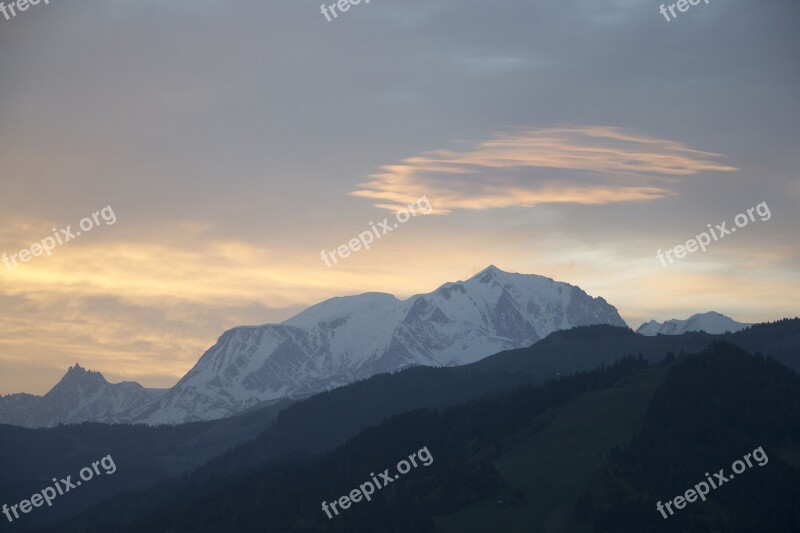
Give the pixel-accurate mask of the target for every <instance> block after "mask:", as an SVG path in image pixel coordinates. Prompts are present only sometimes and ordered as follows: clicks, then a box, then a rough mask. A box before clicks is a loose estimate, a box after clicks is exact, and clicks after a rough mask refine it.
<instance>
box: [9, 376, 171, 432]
mask: <svg viewBox="0 0 800 533" xmlns="http://www.w3.org/2000/svg"><path fill="white" fill-rule="evenodd" d="M164 392H166V390H165V389H146V388H144V387H142V386H141V385H139V384H138V383H133V382H122V383H116V384H111V383H109V382H107V381H106V380H105V378H103V376H102V375H101V374H100V373H99V372H92V371H87V370H84V369H83V368H81V366H80V365H78V364H76V365H75V366H74V367H70V369H69V370H68V371H67V373H66V374H65V375H64V377H63V378H61V381H59V382H58V384H57V385H56V386H55V387H53V388H52V389H50V391H49V392H48V393H47V394H45V395H44V396H34V395H31V394H11V395H8V396H2V397H0V423H3V424H13V425H16V426H24V427H29V428H36V427H53V426H57V425H58V424H77V423H80V422H85V421H95V422H116V421H120V420H121V418H120V416H121V415H122V414H123V413H127V412H129V411H131V410H132V409H135V408H137V407H139V406H141V405H145V404H148V403H150V402H152V401H153V400H154V399H155V398H157V397H158V396H160V395H161V394H164Z"/></svg>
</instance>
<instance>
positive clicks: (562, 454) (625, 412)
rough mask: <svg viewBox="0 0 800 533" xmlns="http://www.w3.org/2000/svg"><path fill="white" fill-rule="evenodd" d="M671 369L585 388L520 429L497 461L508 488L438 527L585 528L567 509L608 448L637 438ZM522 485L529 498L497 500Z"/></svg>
mask: <svg viewBox="0 0 800 533" xmlns="http://www.w3.org/2000/svg"><path fill="white" fill-rule="evenodd" d="M666 372H667V369H665V368H661V367H655V368H651V369H648V370H647V371H645V372H644V373H642V374H640V375H639V376H637V377H636V378H635V379H633V380H632V381H631V382H629V383H627V384H625V385H623V386H620V387H617V388H615V389H610V390H602V391H593V392H590V393H587V394H583V395H581V396H579V397H578V398H576V399H575V400H573V401H571V402H570V403H569V404H567V405H565V406H563V407H561V408H559V409H557V410H555V411H553V413H552V414H551V416H549V417H548V420H547V421H545V420H543V421H542V422H543V423H545V422H546V424H547V425H546V427H544V429H542V430H540V431H538V432H535V433H534V434H533V435H529V436H524V435H520V437H521V441H520V442H519V443H518V444H517V445H516V446H515V447H514V448H513V449H512V450H511V451H510V452H509V453H506V454H504V455H502V456H500V457H498V458H497V460H496V461H495V466H496V468H497V470H498V471H499V472H500V474H501V475H502V476H503V478H504V480H505V481H506V483H507V484H508V489H507V490H505V491H504V492H503V493H501V494H498V495H496V496H495V497H492V498H488V499H486V500H483V501H481V502H478V503H477V504H475V505H473V506H470V507H468V508H465V509H462V510H461V511H459V512H457V513H452V514H449V515H444V516H440V517H437V518H436V525H437V529H438V530H440V531H443V532H454V533H456V532H458V533H469V532H485V531H503V532H509V533H512V532H523V531H524V532H534V531H546V530H547V529H550V528H549V527H548V528H545V526H544V524H545V523H547V524H550V525H551V526H552V525H556V524H557V525H558V526H559V527H558V528H557V529H554V530H557V531H581V529H578V528H577V527H576V526H574V524H568V521H569V516H571V513H568V512H566V511H567V509H568V508H569V506H570V504H571V503H573V502H574V500H575V499H577V497H578V496H579V495H580V494H581V492H582V491H583V490H584V489H585V488H586V487H588V485H589V483H590V481H591V480H592V479H593V476H595V475H597V473H598V472H599V471H600V470H601V469H602V468H603V467H604V465H605V458H606V457H607V454H608V451H609V450H610V449H611V448H613V447H614V446H622V445H624V444H626V443H627V442H628V441H629V440H630V439H631V438H632V437H633V435H634V433H635V431H636V429H637V427H638V425H639V423H640V422H641V421H642V419H643V417H644V413H645V410H646V408H647V405H648V403H649V402H650V398H651V397H652V395H653V392H654V391H655V389H656V388H657V387H658V385H660V384H661V382H662V381H663V379H664V377H665V376H666ZM528 431H529V432H531V430H528ZM516 488H520V489H522V490H523V491H524V494H525V503H524V504H522V505H519V504H517V505H513V504H498V503H497V502H498V500H503V501H509V500H510V499H511V494H512V492H513V490H514V489H516ZM565 528H566V529H565Z"/></svg>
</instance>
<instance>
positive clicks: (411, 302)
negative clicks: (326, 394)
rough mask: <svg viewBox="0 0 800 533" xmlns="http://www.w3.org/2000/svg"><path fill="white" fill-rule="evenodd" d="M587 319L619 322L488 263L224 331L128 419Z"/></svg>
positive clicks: (436, 362) (232, 402)
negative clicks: (458, 277)
mask: <svg viewBox="0 0 800 533" xmlns="http://www.w3.org/2000/svg"><path fill="white" fill-rule="evenodd" d="M591 324H613V325H619V326H625V322H624V321H623V320H622V318H620V316H619V314H618V313H617V310H616V309H615V308H614V307H613V306H611V305H609V304H608V303H607V302H606V301H605V300H603V299H602V298H592V297H591V296H589V295H587V294H586V293H585V292H584V291H582V290H581V289H580V288H578V287H574V286H572V285H569V284H566V283H560V282H556V281H553V280H551V279H549V278H545V277H542V276H534V275H523V274H510V273H507V272H503V271H502V270H499V269H498V268H496V267H494V266H490V267H489V268H487V269H485V270H483V271H481V272H480V273H478V274H477V275H475V276H474V277H472V278H470V279H469V280H467V281H463V282H462V281H459V282H455V283H447V284H445V285H443V286H441V287H440V288H439V289H437V290H436V291H434V292H432V293H430V294H421V295H417V296H413V297H411V298H409V299H407V300H398V299H397V298H395V297H394V296H392V295H389V294H382V293H367V294H361V295H358V296H349V297H343V298H332V299H330V300H327V301H325V302H322V303H320V304H317V305H314V306H312V307H310V308H308V309H306V310H305V311H303V312H301V313H300V314H298V315H297V316H295V317H293V318H291V319H289V320H287V321H285V322H283V323H282V324H272V325H264V326H251V327H239V328H234V329H232V330H229V331H227V332H225V333H224V334H223V335H222V336H221V337H220V338H219V340H218V341H217V343H216V344H215V345H214V346H213V347H211V348H210V349H209V350H208V351H207V352H206V353H205V354H204V355H203V357H202V358H201V359H200V360H199V361H198V363H197V364H196V365H195V367H194V368H192V369H191V370H190V371H189V372H188V373H187V374H186V375H185V376H184V377H183V378H182V379H181V380H180V381H179V382H178V383H177V384H176V385H175V387H173V388H172V389H170V390H169V391H168V392H167V393H166V394H165V395H164V396H162V397H160V398H158V399H157V400H156V401H154V402H152V403H151V404H149V405H146V406H143V407H138V408H135V409H133V410H132V411H131V412H130V413H129V418H130V419H131V420H134V421H143V422H147V423H181V422H189V421H196V420H210V419H214V418H220V417H224V416H230V415H232V414H235V413H237V412H240V411H242V410H244V409H247V408H249V407H251V406H253V405H255V404H258V403H260V402H263V401H269V400H276V399H279V398H283V397H285V396H294V395H300V394H309V393H313V392H318V391H322V390H326V389H330V388H333V387H337V386H340V385H344V384H347V383H351V382H353V381H355V380H358V379H364V378H367V377H369V376H372V375H374V374H377V373H381V372H393V371H397V370H400V369H402V368H405V367H408V366H411V365H430V366H449V365H462V364H466V363H471V362H474V361H477V360H479V359H481V358H483V357H486V356H488V355H491V354H494V353H497V352H499V351H502V350H506V349H511V348H520V347H523V346H529V345H530V344H533V343H534V342H536V341H538V340H539V339H541V338H543V337H544V336H546V335H548V334H549V333H551V332H553V331H556V330H559V329H567V328H571V327H573V326H583V325H591Z"/></svg>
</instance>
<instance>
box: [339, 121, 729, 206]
mask: <svg viewBox="0 0 800 533" xmlns="http://www.w3.org/2000/svg"><path fill="white" fill-rule="evenodd" d="M721 158H722V156H721V155H720V154H715V153H710V152H702V151H699V150H694V149H691V148H689V147H688V146H686V145H684V144H683V143H680V142H677V141H670V140H665V139H658V138H654V137H645V136H641V135H636V134H634V133H629V132H626V131H624V130H622V129H620V128H614V127H572V128H548V129H535V128H517V129H514V130H510V131H505V132H501V133H498V134H495V135H494V136H493V137H492V138H491V139H489V140H487V141H484V142H482V143H479V144H476V145H475V146H473V147H471V148H469V149H467V150H462V151H454V150H435V151H430V152H424V153H422V154H420V155H418V156H415V157H409V158H407V159H405V160H404V161H402V162H401V163H400V164H397V165H385V166H383V167H381V171H380V172H378V173H376V174H373V175H372V176H370V179H369V181H367V182H365V183H363V184H362V187H363V188H361V189H359V190H356V191H354V192H352V193H351V194H353V195H354V196H360V197H363V198H370V199H373V200H377V202H376V204H375V205H376V206H378V207H381V208H384V209H390V210H396V209H399V208H402V207H405V206H406V205H408V204H409V203H411V202H413V201H414V200H415V199H416V198H418V197H420V196H422V195H427V196H428V198H430V199H431V201H432V202H433V204H434V206H435V209H436V212H437V213H440V214H441V213H448V212H450V211H452V210H454V209H492V208H501V207H512V206H522V207H530V206H533V205H536V204H547V203H556V204H582V205H598V204H611V203H619V202H649V201H653V200H658V199H660V198H664V197H666V196H670V195H673V194H675V193H674V191H673V190H672V189H670V186H669V185H670V183H671V182H672V183H674V182H675V181H676V179H677V178H681V177H685V176H691V175H695V174H699V173H701V172H707V171H716V172H732V171H735V170H737V169H736V168H735V167H733V166H731V165H725V164H723V163H721V162H720V160H721Z"/></svg>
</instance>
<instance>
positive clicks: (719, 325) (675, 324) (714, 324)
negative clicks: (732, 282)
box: [636, 311, 752, 336]
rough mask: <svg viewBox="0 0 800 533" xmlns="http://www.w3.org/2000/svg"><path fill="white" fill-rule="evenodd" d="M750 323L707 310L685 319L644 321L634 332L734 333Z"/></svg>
mask: <svg viewBox="0 0 800 533" xmlns="http://www.w3.org/2000/svg"><path fill="white" fill-rule="evenodd" d="M751 325H752V324H745V323H743V322H737V321H735V320H734V319H732V318H730V317H728V316H725V315H723V314H720V313H717V312H716V311H709V312H708V313H697V314H695V315H692V316H690V317H689V318H687V319H686V320H678V319H675V318H673V319H672V320H667V321H666V322H664V323H663V324H662V323H661V322H656V321H655V320H651V321H649V322H645V323H644V324H642V325H641V326H639V328H638V329H637V330H636V333H639V334H641V335H648V336H651V335H659V334H660V335H680V334H681V333H686V332H689V331H705V332H706V333H711V334H712V335H721V334H723V333H726V332H728V331H730V332H731V333H736V332H737V331H739V330H742V329H744V328H746V327H747V326H751Z"/></svg>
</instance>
